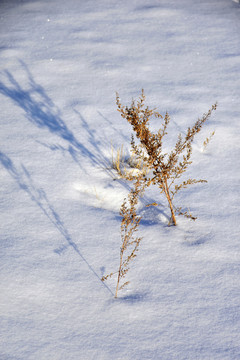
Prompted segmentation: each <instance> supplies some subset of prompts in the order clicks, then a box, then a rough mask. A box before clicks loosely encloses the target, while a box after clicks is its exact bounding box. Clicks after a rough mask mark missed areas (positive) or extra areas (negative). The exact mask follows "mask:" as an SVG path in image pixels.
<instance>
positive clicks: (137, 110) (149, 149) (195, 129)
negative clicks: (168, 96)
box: [116, 90, 217, 225]
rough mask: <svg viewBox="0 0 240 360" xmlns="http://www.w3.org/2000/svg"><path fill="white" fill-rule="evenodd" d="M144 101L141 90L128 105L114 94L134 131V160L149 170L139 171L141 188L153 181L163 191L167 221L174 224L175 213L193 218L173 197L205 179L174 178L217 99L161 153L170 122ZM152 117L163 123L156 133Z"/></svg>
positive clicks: (183, 169)
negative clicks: (168, 219) (140, 173)
mask: <svg viewBox="0 0 240 360" xmlns="http://www.w3.org/2000/svg"><path fill="white" fill-rule="evenodd" d="M144 102H145V95H144V91H143V90H142V93H141V95H140V97H139V100H138V101H137V102H136V101H134V100H133V101H132V103H131V106H122V104H121V102H120V98H119V95H118V94H117V96H116V103H117V107H118V111H119V112H120V114H121V116H122V118H124V119H126V120H127V121H128V122H129V124H130V125H131V126H132V129H133V132H134V135H132V139H131V149H132V151H133V153H134V154H135V156H136V158H137V160H138V161H142V162H143V163H144V164H145V167H147V168H148V169H149V172H148V173H146V174H144V175H143V183H144V189H145V188H147V187H149V186H150V185H157V186H158V187H159V190H160V193H162V194H164V195H165V197H166V199H167V201H168V204H169V207H170V211H171V218H170V222H169V224H171V223H172V224H173V225H176V224H177V221H176V214H179V215H184V216H186V217H188V218H190V219H192V220H196V217H194V216H193V215H192V214H191V213H190V212H189V211H183V210H182V207H175V205H174V203H173V199H174V197H175V196H176V194H177V193H178V192H179V191H180V190H182V189H185V188H187V187H188V186H190V185H193V184H196V183H204V182H207V181H206V180H203V179H199V180H196V179H191V178H190V179H187V180H184V181H183V182H182V183H180V184H175V182H176V181H177V180H179V179H180V177H181V176H182V175H183V174H184V173H185V172H186V170H187V169H188V166H189V165H190V164H191V163H192V161H191V155H192V142H193V140H194V138H195V135H196V134H197V133H199V132H200V131H201V129H202V126H203V125H204V123H205V122H206V121H207V120H208V119H209V117H210V116H211V114H212V112H213V111H214V110H216V108H217V103H216V104H214V105H212V107H211V109H210V110H209V111H208V112H207V113H206V114H204V115H203V116H202V118H199V119H198V120H197V121H196V122H195V124H194V125H193V126H192V127H189V128H188V129H187V131H186V135H185V137H182V135H181V134H179V135H178V139H177V141H176V144H175V147H174V148H173V150H172V151H170V152H169V153H163V138H164V136H165V135H166V134H167V127H168V124H169V122H170V117H169V114H168V113H166V114H165V116H164V117H163V116H162V115H161V114H160V113H159V112H157V111H155V109H150V108H149V107H148V106H145V105H144ZM152 117H155V118H157V119H163V123H162V125H161V127H160V129H159V130H158V132H157V133H153V132H152V131H151V130H150V124H149V123H150V119H151V118H152ZM208 142H209V140H208ZM206 145H207V143H206Z"/></svg>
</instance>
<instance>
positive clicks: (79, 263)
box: [0, 0, 240, 360]
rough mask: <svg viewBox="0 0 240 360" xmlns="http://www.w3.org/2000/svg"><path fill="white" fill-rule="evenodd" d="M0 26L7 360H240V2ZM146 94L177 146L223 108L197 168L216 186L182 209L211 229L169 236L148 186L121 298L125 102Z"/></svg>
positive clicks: (74, 8) (23, 7)
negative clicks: (116, 165)
mask: <svg viewBox="0 0 240 360" xmlns="http://www.w3.org/2000/svg"><path fill="white" fill-rule="evenodd" d="M0 30H1V31H0V50H1V56H0V70H1V73H0V104H1V132H0V135H1V146H0V179H1V180H0V181H1V186H0V193H1V195H0V199H1V200H0V210H1V227H0V234H1V235H0V239H1V242H0V246H1V252H0V257H1V262H0V263H1V273H0V281H1V294H0V324H1V327H0V344H1V345H0V359H1V360H35V359H38V360H45V359H56V360H65V359H68V360H90V359H100V360H112V359H115V360H128V359H134V360H135V359H141V360H145V359H154V360H155V359H161V360H170V359H171V360H172V359H178V360H184V359H198V360H225V359H227V360H235V359H239V358H240V337H239V333H240V301H239V299H240V288H239V275H240V255H239V254H240V241H239V200H240V199H239V190H238V187H239V170H240V166H239V113H240V104H239V90H240V77H239V75H240V68H239V62H240V50H239V49H240V37H239V34H240V7H239V5H238V4H237V3H234V2H233V1H230V0H201V1H194V0H182V1H181V2H180V1H173V0H168V1H167V0H151V1H149V2H146V1H143V0H138V1H136V0H132V1H126V0H123V1H120V2H115V1H113V0H103V1H101V2H98V1H96V0H89V1H74V0H68V1H67V2H65V1H57V0H52V1H46V0H38V1H35V0H22V1H20V0H17V1H7V0H3V1H1V4H0ZM142 88H144V90H145V94H146V98H147V103H148V104H149V105H150V106H152V107H158V109H159V111H160V112H161V113H163V114H164V113H165V111H166V110H167V111H168V112H169V114H170V117H171V123H170V126H169V134H168V142H167V143H166V144H165V146H166V149H168V148H170V147H171V144H173V143H174V141H175V139H176V137H177V134H178V133H179V132H182V133H184V131H185V130H186V128H187V127H188V126H190V125H191V124H193V123H194V122H195V120H196V119H197V118H198V117H199V116H201V115H202V114H203V113H204V112H206V111H207V110H208V109H209V108H210V107H211V105H212V104H213V103H215V101H218V104H219V105H218V109H217V111H216V113H214V114H213V116H212V117H211V118H210V120H209V122H208V123H207V124H206V125H205V127H204V128H203V130H202V132H201V133H200V134H199V136H198V137H196V140H195V142H194V146H193V150H194V157H193V159H194V162H193V164H192V166H191V168H189V175H191V177H196V178H204V179H207V180H208V183H207V184H202V185H196V186H193V187H192V188H188V189H186V190H184V191H183V192H182V193H179V197H178V198H177V200H178V202H179V204H183V205H184V206H186V207H189V208H190V209H191V211H192V213H193V214H196V215H197V216H198V220H197V221H196V222H189V221H188V220H186V219H184V218H178V226H177V227H168V226H167V224H168V216H169V209H168V207H167V204H166V202H164V199H163V198H161V197H160V195H159V194H158V192H157V189H152V190H151V191H148V192H147V193H146V194H145V195H144V197H143V199H142V201H141V203H140V206H139V209H138V210H139V214H140V215H141V216H142V222H141V226H140V230H139V235H140V236H143V240H142V242H141V244H140V249H139V252H138V256H137V258H136V259H135V260H134V261H133V262H132V263H131V266H130V271H129V273H128V275H127V277H128V279H127V280H130V284H129V286H127V287H126V288H124V289H123V290H122V291H120V292H119V298H118V299H114V296H113V294H114V290H115V285H116V279H115V278H112V279H110V280H108V281H107V282H105V283H103V282H101V277H102V276H103V275H106V274H108V273H109V272H111V271H115V270H117V268H118V262H119V249H120V221H121V218H120V216H119V208H120V205H121V203H122V201H123V199H124V197H125V196H127V194H128V191H129V184H128V183H126V182H125V181H124V180H116V178H117V177H118V176H117V174H116V172H115V171H114V170H113V169H112V167H111V156H112V153H111V151H112V150H111V147H112V144H113V146H114V148H115V149H117V148H120V147H121V146H122V145H123V146H124V148H126V149H127V151H128V150H129V141H130V135H131V131H130V127H129V125H128V124H127V123H125V122H124V120H123V119H121V117H120V115H119V113H118V112H117V111H116V104H115V92H116V91H118V93H119V95H120V98H121V99H122V104H127V103H128V104H129V103H130V101H131V99H132V98H133V97H134V98H136V97H138V95H139V94H140V92H141V89H142ZM153 127H154V128H156V129H157V128H158V123H157V122H155V123H153ZM214 130H215V135H214V137H213V139H212V140H211V142H210V144H209V145H208V147H207V149H206V150H205V151H202V143H203V141H204V139H205V138H206V136H208V135H209V134H210V133H212V132H213V131H214ZM154 201H156V202H160V204H161V205H160V206H159V208H155V207H149V208H146V207H145V205H146V204H149V203H151V202H154Z"/></svg>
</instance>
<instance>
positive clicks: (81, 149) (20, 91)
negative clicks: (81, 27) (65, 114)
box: [0, 61, 106, 165]
mask: <svg viewBox="0 0 240 360" xmlns="http://www.w3.org/2000/svg"><path fill="white" fill-rule="evenodd" d="M20 64H21V66H22V68H23V69H24V70H25V73H26V75H27V77H28V90H25V89H24V88H23V87H22V86H21V85H20V84H19V82H18V81H17V80H16V79H15V78H14V76H13V75H12V74H11V73H10V72H9V71H8V70H5V71H3V72H2V74H3V76H2V78H3V81H0V94H3V95H5V96H6V97H8V98H10V99H11V100H12V101H13V102H14V103H15V104H16V105H17V106H19V107H20V108H21V109H23V110H24V113H25V115H26V118H27V119H28V120H29V121H30V122H31V123H33V124H34V125H36V126H37V127H39V128H46V129H48V130H49V131H50V132H51V133H54V134H55V135H57V136H59V137H60V138H62V139H64V140H65V141H67V144H68V151H69V153H70V155H71V156H72V157H73V158H74V160H75V161H76V154H80V155H82V156H84V157H87V158H89V159H90V161H91V162H92V163H93V164H94V165H99V164H102V163H104V160H105V161H106V159H104V156H103V154H102V153H101V152H100V151H99V149H97V150H98V151H96V152H95V153H93V152H91V151H90V150H89V149H88V148H87V147H86V146H85V145H83V144H82V143H81V142H80V141H79V140H78V139H77V138H76V137H75V136H74V134H73V133H72V131H71V130H70V129H69V128H68V126H67V125H66V123H65V122H64V121H63V119H62V118H61V114H60V111H59V109H58V108H57V107H56V106H55V104H54V103H53V101H52V100H51V99H50V98H49V96H48V95H47V94H46V92H45V90H44V88H43V87H42V86H41V85H39V84H38V83H36V81H35V80H34V78H33V76H32V74H31V73H30V70H29V69H28V67H27V65H26V64H25V63H24V62H23V61H20Z"/></svg>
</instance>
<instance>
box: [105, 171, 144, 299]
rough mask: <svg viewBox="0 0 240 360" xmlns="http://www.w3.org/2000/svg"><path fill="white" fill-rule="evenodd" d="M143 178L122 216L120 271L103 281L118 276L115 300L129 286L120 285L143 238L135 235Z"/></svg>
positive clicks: (127, 202)
mask: <svg viewBox="0 0 240 360" xmlns="http://www.w3.org/2000/svg"><path fill="white" fill-rule="evenodd" d="M143 187H144V183H143V177H142V176H139V177H137V178H135V181H134V186H133V188H132V189H131V191H130V193H129V195H128V198H127V199H126V198H125V199H124V201H123V203H122V206H121V209H120V215H121V217H122V221H121V242H122V244H121V248H120V262H119V269H118V271H116V272H113V273H111V274H109V275H106V276H103V277H102V281H105V280H107V279H108V278H111V277H112V276H113V275H115V274H117V285H116V291H115V298H117V296H118V291H119V290H121V289H123V288H124V287H125V286H126V285H128V284H129V281H125V282H124V283H123V284H122V285H120V283H121V281H122V280H123V279H124V278H125V276H126V274H127V272H128V270H129V263H130V261H131V260H133V259H134V258H135V257H136V253H137V251H138V247H139V244H140V241H141V240H142V238H141V237H138V236H136V235H135V233H136V232H137V231H138V226H139V223H140V220H141V216H138V215H137V211H136V207H137V204H138V201H139V196H141V194H142V192H143Z"/></svg>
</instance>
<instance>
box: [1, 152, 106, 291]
mask: <svg viewBox="0 0 240 360" xmlns="http://www.w3.org/2000/svg"><path fill="white" fill-rule="evenodd" d="M0 163H2V165H3V166H4V167H5V169H6V170H7V171H8V173H9V174H10V175H11V177H12V178H13V179H14V180H15V181H16V182H17V184H18V186H19V187H20V189H22V190H24V191H26V193H27V194H28V195H29V196H30V198H31V200H32V201H33V202H35V203H36V204H37V205H38V206H39V208H40V209H41V210H42V212H43V213H44V215H46V216H47V218H48V219H49V220H50V221H51V223H52V224H53V225H54V226H55V227H56V229H57V230H58V231H59V232H60V233H61V234H62V236H63V237H64V238H65V240H66V241H67V243H68V244H69V245H70V246H71V247H72V248H73V250H74V251H75V252H76V253H77V254H78V255H79V256H80V257H81V259H82V260H83V261H84V262H85V263H86V264H87V266H88V268H89V270H91V272H92V273H93V274H94V275H95V276H96V277H97V278H98V280H99V281H101V278H100V277H99V276H98V274H97V273H96V272H95V270H94V269H93V268H92V266H91V265H90V264H89V263H88V261H87V260H86V258H85V257H84V256H83V255H82V253H81V252H80V250H79V248H78V246H77V245H76V244H75V242H74V241H73V240H72V238H71V236H70V235H69V233H68V230H67V229H66V227H65V226H64V224H63V222H62V220H61V219H60V216H59V215H58V214H57V212H56V211H55V210H54V208H53V206H52V205H51V204H50V202H49V200H48V198H47V195H46V193H45V192H44V190H43V189H38V188H36V186H35V185H34V184H33V181H32V178H31V176H30V174H29V172H28V171H27V169H26V168H25V167H24V166H23V165H22V169H21V171H18V170H17V168H16V167H15V166H14V164H13V162H12V160H11V159H10V158H9V157H8V156H7V155H6V154H4V153H2V152H1V151H0ZM101 284H103V285H104V286H105V288H106V289H108V291H109V292H110V293H111V294H112V295H113V293H112V291H111V290H110V288H109V287H108V286H107V285H106V284H105V283H104V282H102V281H101Z"/></svg>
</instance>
